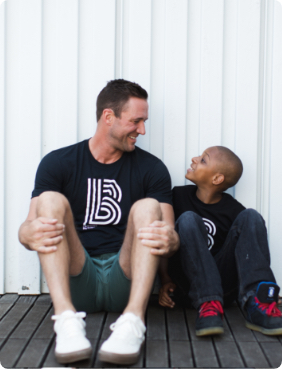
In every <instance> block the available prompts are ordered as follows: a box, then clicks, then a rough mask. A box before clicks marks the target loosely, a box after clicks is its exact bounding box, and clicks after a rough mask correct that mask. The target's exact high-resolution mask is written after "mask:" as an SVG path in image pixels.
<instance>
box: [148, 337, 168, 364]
mask: <svg viewBox="0 0 282 369" xmlns="http://www.w3.org/2000/svg"><path fill="white" fill-rule="evenodd" d="M158 367H159V368H168V367H169V363H168V352H167V342H166V341H163V340H148V341H147V342H146V368H158Z"/></svg>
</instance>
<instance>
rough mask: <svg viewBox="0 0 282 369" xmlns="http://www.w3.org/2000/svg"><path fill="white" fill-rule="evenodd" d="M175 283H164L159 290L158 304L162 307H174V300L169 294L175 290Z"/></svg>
mask: <svg viewBox="0 0 282 369" xmlns="http://www.w3.org/2000/svg"><path fill="white" fill-rule="evenodd" d="M175 288H176V285H175V284H174V283H173V282H167V283H165V284H164V285H163V286H162V287H161V289H160V291H159V304H160V305H161V306H164V307H169V308H171V309H172V308H174V305H175V302H174V301H172V299H171V298H170V297H169V295H170V294H171V293H172V292H173V291H174V290H175Z"/></svg>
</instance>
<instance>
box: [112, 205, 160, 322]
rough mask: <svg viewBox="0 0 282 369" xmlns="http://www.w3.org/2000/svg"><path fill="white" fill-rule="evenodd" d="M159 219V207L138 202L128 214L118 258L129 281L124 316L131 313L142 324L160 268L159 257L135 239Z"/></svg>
mask: <svg viewBox="0 0 282 369" xmlns="http://www.w3.org/2000/svg"><path fill="white" fill-rule="evenodd" d="M161 219H162V212H161V208H160V204H159V203H158V201H156V200H154V199H144V200H140V201H137V202H136V203H135V204H134V205H133V206H132V209H131V211H130V214H129V220H128V225H127V231H126V235H125V239H124V243H123V246H122V249H121V254H120V260H119V262H120V265H121V268H122V269H123V271H124V273H125V275H126V276H127V277H128V278H130V279H131V281H132V282H131V290H130V297H129V302H128V305H127V306H126V308H125V310H124V313H126V312H132V313H134V314H135V315H137V316H139V317H140V318H141V319H142V320H143V322H144V315H145V311H146V308H147V304H148V300H149V297H150V293H151V291H152V287H153V283H154V280H155V276H156V273H157V269H158V265H159V260H160V257H159V256H155V255H152V254H151V252H150V251H151V249H150V247H146V246H144V245H143V244H142V242H141V240H140V239H138V238H137V234H138V231H139V229H140V228H142V227H148V226H149V225H150V224H151V223H153V222H154V221H155V220H161Z"/></svg>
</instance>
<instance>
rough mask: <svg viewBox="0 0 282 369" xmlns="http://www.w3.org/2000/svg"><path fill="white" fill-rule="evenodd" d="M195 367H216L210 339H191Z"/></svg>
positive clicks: (215, 358)
mask: <svg viewBox="0 0 282 369" xmlns="http://www.w3.org/2000/svg"><path fill="white" fill-rule="evenodd" d="M192 349H193V353H194V358H195V363H196V367H203V368H205V367H209V368H218V367H219V364H218V361H217V357H216V353H215V350H214V347H213V344H212V342H211V341H204V340H203V341H192Z"/></svg>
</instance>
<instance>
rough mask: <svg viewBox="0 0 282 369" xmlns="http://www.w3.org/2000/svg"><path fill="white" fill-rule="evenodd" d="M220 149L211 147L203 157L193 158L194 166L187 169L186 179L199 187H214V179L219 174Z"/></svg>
mask: <svg viewBox="0 0 282 369" xmlns="http://www.w3.org/2000/svg"><path fill="white" fill-rule="evenodd" d="M217 154H218V149H217V148H216V147H210V148H208V149H206V150H205V151H204V152H203V153H202V155H200V156H196V157H194V158H192V164H191V166H190V168H188V169H187V173H186V175H185V178H187V179H189V180H190V181H191V182H193V183H195V184H196V185H197V186H199V185H212V178H213V176H214V175H215V174H216V173H217V172H218V165H217V164H218V162H217V160H216V159H217V158H216V157H217Z"/></svg>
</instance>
